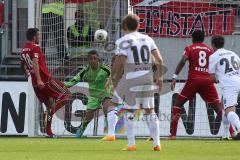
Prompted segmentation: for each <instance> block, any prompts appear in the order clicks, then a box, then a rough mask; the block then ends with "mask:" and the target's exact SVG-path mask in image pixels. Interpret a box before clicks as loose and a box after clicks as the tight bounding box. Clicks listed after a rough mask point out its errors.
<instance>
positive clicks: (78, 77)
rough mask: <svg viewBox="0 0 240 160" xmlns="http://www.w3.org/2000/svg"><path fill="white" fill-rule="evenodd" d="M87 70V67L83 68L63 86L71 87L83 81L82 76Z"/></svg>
mask: <svg viewBox="0 0 240 160" xmlns="http://www.w3.org/2000/svg"><path fill="white" fill-rule="evenodd" d="M87 70H88V67H85V68H83V69H82V70H81V71H80V72H79V73H78V74H77V75H75V76H74V77H73V78H72V79H70V80H69V81H67V82H64V85H65V86H66V87H72V86H74V85H76V84H77V83H78V82H80V81H81V80H83V76H84V74H85V73H86V71H87Z"/></svg>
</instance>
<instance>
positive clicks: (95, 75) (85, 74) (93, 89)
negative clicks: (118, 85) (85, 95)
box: [64, 64, 111, 99]
mask: <svg viewBox="0 0 240 160" xmlns="http://www.w3.org/2000/svg"><path fill="white" fill-rule="evenodd" d="M109 76H110V68H109V67H108V66H106V65H105V64H101V66H100V67H99V68H98V69H97V70H93V69H92V68H91V67H90V66H89V65H88V66H86V67H84V68H83V69H82V70H81V71H80V72H79V73H78V74H77V75H76V76H74V77H73V78H72V79H71V80H69V81H68V82H65V83H64V84H65V86H66V87H71V86H74V85H75V84H77V83H78V82H80V81H81V80H82V81H84V82H88V85H89V96H90V97H94V98H99V99H103V98H105V97H108V96H110V89H111V87H109V89H108V90H107V91H105V89H104V87H105V84H106V82H107V80H108V78H109Z"/></svg>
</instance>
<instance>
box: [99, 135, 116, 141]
mask: <svg viewBox="0 0 240 160" xmlns="http://www.w3.org/2000/svg"><path fill="white" fill-rule="evenodd" d="M115 140H116V137H115V136H105V137H103V138H102V141H115Z"/></svg>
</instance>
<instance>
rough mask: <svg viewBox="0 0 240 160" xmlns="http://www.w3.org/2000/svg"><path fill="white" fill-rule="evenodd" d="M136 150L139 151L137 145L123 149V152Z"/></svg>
mask: <svg viewBox="0 0 240 160" xmlns="http://www.w3.org/2000/svg"><path fill="white" fill-rule="evenodd" d="M136 150H137V147H136V146H135V145H133V146H127V147H125V148H123V149H122V151H136Z"/></svg>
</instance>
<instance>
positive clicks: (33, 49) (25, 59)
mask: <svg viewBox="0 0 240 160" xmlns="http://www.w3.org/2000/svg"><path fill="white" fill-rule="evenodd" d="M20 55H21V61H22V63H24V64H25V65H26V66H27V69H28V70H29V71H31V72H30V73H31V77H32V84H33V86H36V85H37V79H36V77H35V75H34V72H33V68H32V64H33V62H32V60H33V58H38V64H39V73H40V76H41V78H42V81H43V83H46V82H47V81H48V79H49V77H50V74H49V72H48V68H47V65H46V61H45V57H44V55H43V54H42V52H41V49H40V47H39V45H37V44H33V43H31V42H27V43H25V45H24V47H23V49H22V51H21V53H20Z"/></svg>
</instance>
